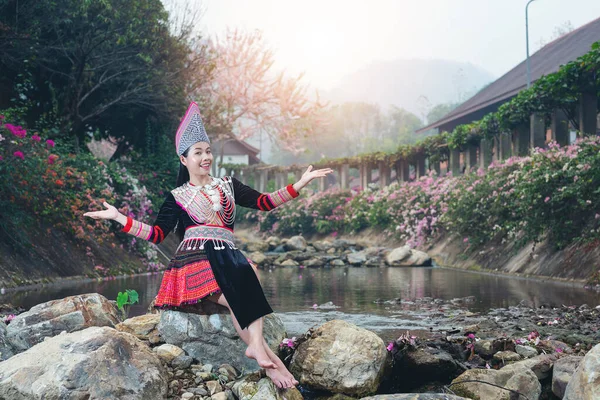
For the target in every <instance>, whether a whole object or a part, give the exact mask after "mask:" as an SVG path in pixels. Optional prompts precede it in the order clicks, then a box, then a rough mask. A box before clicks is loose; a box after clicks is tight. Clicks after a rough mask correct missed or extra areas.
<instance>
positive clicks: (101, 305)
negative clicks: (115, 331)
mask: <svg viewBox="0 0 600 400" xmlns="http://www.w3.org/2000/svg"><path fill="white" fill-rule="evenodd" d="M119 322H120V320H119V312H118V311H117V308H116V307H115V306H114V305H113V304H112V303H111V302H110V301H109V300H108V299H107V298H106V297H104V296H102V295H100V294H98V293H87V294H80V295H77V296H69V297H65V298H64V299H59V300H52V301H48V302H46V303H42V304H38V305H36V306H33V307H32V308H31V309H30V310H29V311H27V312H24V313H22V314H19V315H17V316H16V317H15V318H14V319H13V320H12V321H11V322H10V324H9V325H8V327H7V329H6V331H7V339H8V341H9V343H10V344H11V345H12V347H13V348H14V349H15V350H17V351H23V350H27V349H28V348H30V347H31V346H33V345H36V344H38V343H40V342H41V341H43V340H44V338H46V337H52V336H56V335H58V334H59V333H61V332H62V331H67V332H75V331H80V330H82V329H85V328H88V327H91V326H109V327H111V328H112V327H114V326H115V325H117V324H118V323H119Z"/></svg>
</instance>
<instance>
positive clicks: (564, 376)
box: [552, 356, 583, 399]
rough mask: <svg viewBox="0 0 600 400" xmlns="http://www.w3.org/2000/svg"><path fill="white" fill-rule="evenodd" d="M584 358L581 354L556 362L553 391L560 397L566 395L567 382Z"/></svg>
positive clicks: (553, 370) (553, 374)
mask: <svg viewBox="0 0 600 400" xmlns="http://www.w3.org/2000/svg"><path fill="white" fill-rule="evenodd" d="M582 359H583V357H580V356H568V357H564V358H561V359H560V360H557V361H556V362H555V363H554V368H553V369H552V393H554V394H555V395H556V396H557V397H558V398H559V399H562V398H563V397H564V395H565V389H566V388H567V384H568V383H569V381H570V380H571V377H572V376H573V374H574V373H575V371H576V370H577V367H578V366H579V363H580V362H581V360H582Z"/></svg>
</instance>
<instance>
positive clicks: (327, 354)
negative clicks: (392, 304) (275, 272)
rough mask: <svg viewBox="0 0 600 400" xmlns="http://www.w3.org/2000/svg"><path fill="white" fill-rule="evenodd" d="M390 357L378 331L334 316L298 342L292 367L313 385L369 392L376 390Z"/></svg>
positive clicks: (355, 393)
mask: <svg viewBox="0 0 600 400" xmlns="http://www.w3.org/2000/svg"><path fill="white" fill-rule="evenodd" d="M387 360H388V353H387V350H386V348H385V344H384V343H383V340H381V338H379V337H378V336H377V335H376V334H375V333H373V332H370V331H367V330H366V329H362V328H359V327H357V326H354V325H352V324H349V323H347V322H345V321H340V320H333V321H329V322H327V323H325V324H323V325H322V326H320V327H319V328H318V329H316V330H315V331H314V332H313V334H312V335H311V337H310V338H309V339H308V340H306V341H305V342H303V343H301V344H300V345H299V346H298V348H297V350H296V352H295V353H294V356H293V358H292V361H291V368H290V370H291V372H292V374H294V376H295V377H296V379H298V381H300V383H302V384H305V385H308V386H310V387H312V388H315V389H323V390H328V391H331V392H334V393H344V394H347V395H352V396H365V395H368V394H372V393H375V392H376V390H377V388H378V387H379V384H380V383H381V380H382V379H383V377H384V374H385V372H386V368H385V367H386V365H387Z"/></svg>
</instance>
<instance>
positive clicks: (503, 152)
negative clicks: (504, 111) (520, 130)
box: [500, 133, 512, 160]
mask: <svg viewBox="0 0 600 400" xmlns="http://www.w3.org/2000/svg"><path fill="white" fill-rule="evenodd" d="M511 156H512V141H511V135H508V134H506V133H501V134H500V159H501V160H508V159H509V158H510V157H511Z"/></svg>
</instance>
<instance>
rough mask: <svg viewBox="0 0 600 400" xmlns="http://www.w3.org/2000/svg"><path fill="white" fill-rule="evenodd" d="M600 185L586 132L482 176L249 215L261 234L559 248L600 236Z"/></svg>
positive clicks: (313, 200) (331, 197)
mask: <svg viewBox="0 0 600 400" xmlns="http://www.w3.org/2000/svg"><path fill="white" fill-rule="evenodd" d="M599 187H600V138H599V137H589V138H584V139H580V140H578V141H577V142H576V143H574V144H573V145H571V146H566V147H559V146H558V145H557V144H556V143H550V144H549V146H548V148H547V149H536V150H535V151H533V152H532V154H531V155H530V156H528V157H521V158H517V157H513V158H510V159H508V160H506V161H504V162H496V163H494V164H492V165H491V166H490V168H489V169H488V170H486V171H485V173H484V172H483V171H479V172H477V173H471V174H467V175H461V176H458V177H452V176H446V177H437V176H435V175H434V174H433V173H431V174H430V175H428V176H424V177H422V178H420V179H418V180H415V181H412V182H407V183H402V184H398V183H394V184H392V185H390V186H387V187H385V188H383V189H375V190H373V189H367V190H363V191H359V192H356V191H352V192H348V191H343V192H342V191H339V190H328V191H326V192H323V193H317V194H315V195H312V196H307V197H302V198H300V199H298V200H295V201H292V202H289V203H287V204H285V205H283V206H281V207H279V208H277V209H276V210H274V211H272V212H271V213H262V212H256V211H253V212H250V213H246V215H245V218H246V219H247V220H250V221H253V220H256V221H258V222H259V223H260V230H261V231H264V232H270V233H278V234H284V235H293V234H299V233H311V232H319V233H332V232H336V233H337V232H358V231H360V230H362V229H365V228H375V229H378V230H381V231H383V232H388V233H389V234H390V235H395V236H396V237H397V238H398V239H401V240H404V241H405V242H406V243H407V244H409V245H410V246H412V247H417V246H422V245H424V244H425V243H427V241H429V240H431V239H433V238H436V237H437V236H439V235H440V234H442V233H450V234H455V235H458V236H459V237H460V238H461V239H462V241H463V244H464V246H465V248H466V249H475V248H477V246H480V245H482V244H484V243H486V242H489V241H491V240H498V239H502V240H511V241H514V242H515V243H516V244H517V246H519V245H524V244H525V243H528V242H532V241H533V242H535V241H540V240H543V239H544V238H548V239H549V240H550V241H551V243H553V244H554V245H555V246H556V247H557V248H562V247H564V246H566V245H568V244H569V243H573V242H574V241H582V242H587V243H596V241H600V189H598V188H599Z"/></svg>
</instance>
